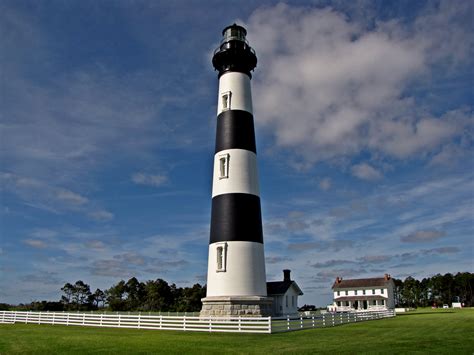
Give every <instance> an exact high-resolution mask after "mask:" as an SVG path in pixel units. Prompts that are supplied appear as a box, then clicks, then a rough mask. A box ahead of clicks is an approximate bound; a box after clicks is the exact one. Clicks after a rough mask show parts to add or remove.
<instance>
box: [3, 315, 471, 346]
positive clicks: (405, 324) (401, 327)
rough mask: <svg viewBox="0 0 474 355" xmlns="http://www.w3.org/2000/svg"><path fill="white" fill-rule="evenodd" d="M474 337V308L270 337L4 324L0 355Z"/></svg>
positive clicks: (463, 341) (432, 342)
mask: <svg viewBox="0 0 474 355" xmlns="http://www.w3.org/2000/svg"><path fill="white" fill-rule="evenodd" d="M473 334H474V309H463V310H441V309H439V310H428V309H424V310H419V311H416V312H412V313H407V314H403V315H399V316H397V317H396V318H391V319H383V320H377V321H369V322H362V323H357V324H347V325H342V326H338V327H334V328H324V329H310V330H302V331H298V332H291V333H279V334H271V335H270V334H262V335H259V334H228V333H210V334H208V333H194V332H175V331H156V330H135V329H107V328H92V327H78V326H74V327H66V326H50V325H35V324H31V325H30V324H28V325H26V324H15V325H7V324H3V325H0V335H1V336H0V354H15V353H16V354H19V353H21V354H25V353H35V354H59V353H60V354H63V353H75V354H77V353H81V354H87V353H89V354H90V353H102V354H131V353H142V354H143V353H167V354H168V353H186V354H187V353H199V354H218V353H235V354H248V353H258V354H261V353H277V354H279V353H280V354H281V353H333V354H334V353H336V354H356V353H372V354H402V353H403V354H405V353H411V354H417V353H419V354H425V353H436V354H439V353H445V354H472V353H473V352H474V340H473V339H474V338H473V336H472V335H473Z"/></svg>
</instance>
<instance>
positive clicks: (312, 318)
mask: <svg viewBox="0 0 474 355" xmlns="http://www.w3.org/2000/svg"><path fill="white" fill-rule="evenodd" d="M311 320H312V321H311V324H312V325H313V328H314V314H313V316H312V317H311Z"/></svg>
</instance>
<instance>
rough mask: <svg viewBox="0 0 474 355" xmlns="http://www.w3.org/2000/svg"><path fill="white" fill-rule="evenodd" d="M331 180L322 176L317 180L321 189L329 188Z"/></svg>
mask: <svg viewBox="0 0 474 355" xmlns="http://www.w3.org/2000/svg"><path fill="white" fill-rule="evenodd" d="M331 185H332V182H331V179H330V178H324V179H321V181H319V188H320V189H321V190H323V191H327V190H329V189H330V188H331Z"/></svg>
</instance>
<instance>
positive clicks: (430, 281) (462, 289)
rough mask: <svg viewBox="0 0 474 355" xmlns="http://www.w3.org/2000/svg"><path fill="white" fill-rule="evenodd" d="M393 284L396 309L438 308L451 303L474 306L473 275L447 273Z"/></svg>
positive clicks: (395, 280)
mask: <svg viewBox="0 0 474 355" xmlns="http://www.w3.org/2000/svg"><path fill="white" fill-rule="evenodd" d="M393 281H394V282H395V290H394V291H395V292H394V293H395V304H396V305H397V306H398V307H414V308H416V307H433V306H436V307H439V306H442V305H443V304H449V305H451V303H452V302H460V303H464V305H465V306H466V307H472V306H474V294H473V291H474V273H470V272H458V273H457V274H456V275H453V274H450V273H447V274H444V275H441V274H437V275H435V276H433V277H428V278H424V279H422V280H421V281H419V280H416V279H414V278H413V277H411V276H408V277H407V278H406V279H405V280H404V281H402V280H400V279H395V278H394V279H393Z"/></svg>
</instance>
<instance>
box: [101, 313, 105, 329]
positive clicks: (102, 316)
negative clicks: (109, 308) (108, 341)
mask: <svg viewBox="0 0 474 355" xmlns="http://www.w3.org/2000/svg"><path fill="white" fill-rule="evenodd" d="M103 319H104V314H103V313H102V314H101V315H100V325H101V326H102V320H103Z"/></svg>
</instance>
